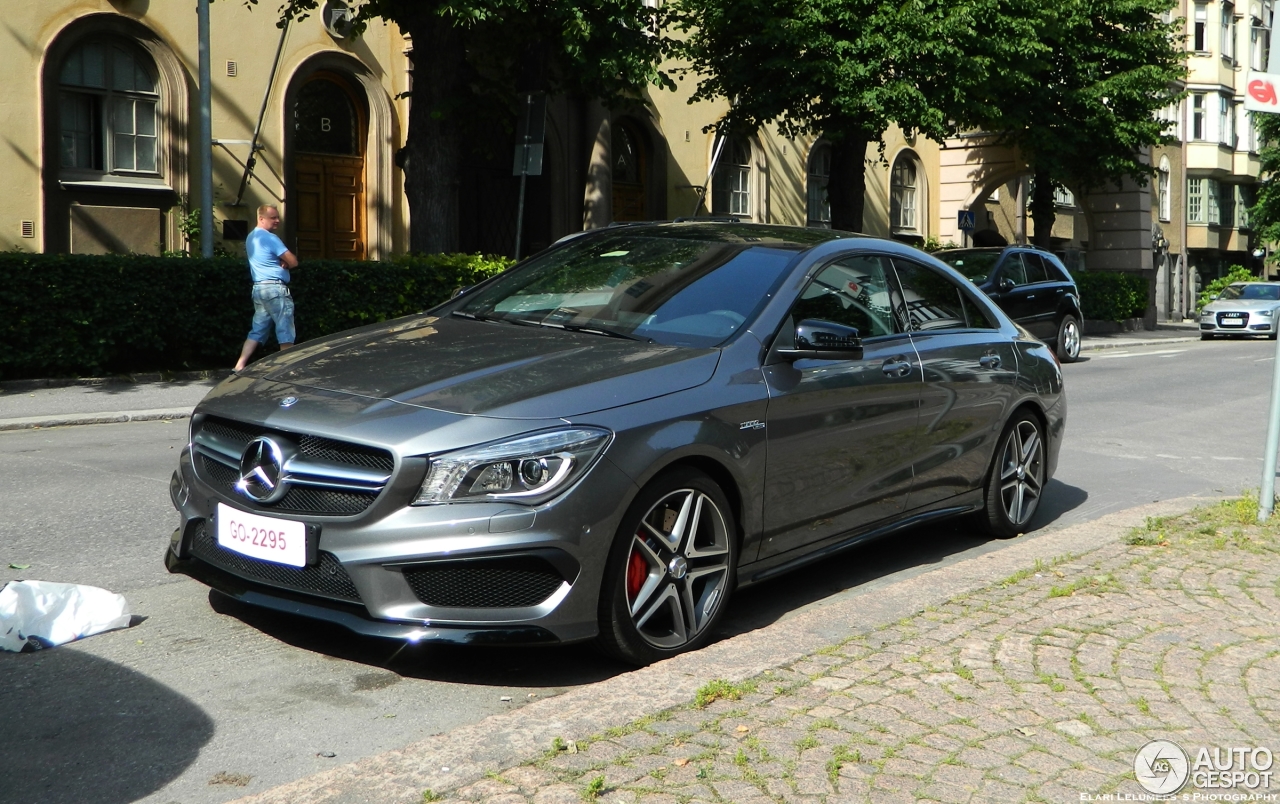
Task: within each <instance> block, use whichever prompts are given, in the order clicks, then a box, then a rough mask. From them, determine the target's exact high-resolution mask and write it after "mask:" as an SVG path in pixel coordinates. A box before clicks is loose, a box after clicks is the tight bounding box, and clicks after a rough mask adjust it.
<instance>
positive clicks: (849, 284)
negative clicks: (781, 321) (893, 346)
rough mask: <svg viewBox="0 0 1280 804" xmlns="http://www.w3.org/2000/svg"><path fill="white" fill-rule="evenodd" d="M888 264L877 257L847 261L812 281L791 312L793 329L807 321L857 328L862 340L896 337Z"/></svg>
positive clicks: (819, 274) (870, 255) (826, 269)
mask: <svg viewBox="0 0 1280 804" xmlns="http://www.w3.org/2000/svg"><path fill="white" fill-rule="evenodd" d="M889 270H890V269H889V265H888V260H887V259H886V258H884V257H880V256H877V255H874V254H862V255H857V256H850V257H845V258H843V259H840V260H837V261H836V262H833V263H831V264H830V265H828V266H827V267H825V268H823V269H822V270H821V271H819V272H818V274H817V276H815V277H814V278H813V279H811V280H810V281H809V286H808V287H806V288H805V289H804V292H803V293H801V294H800V298H799V299H797V300H796V303H795V305H794V306H792V308H791V314H790V315H791V326H794V325H795V324H796V323H798V322H800V321H803V320H804V319H806V318H814V319H818V320H821V321H832V322H834V323H837V324H844V325H845V326H848V327H854V328H856V329H857V330H858V333H859V334H860V335H862V337H864V338H866V337H873V336H876V335H891V334H893V332H894V331H895V330H894V325H893V317H892V314H891V312H890V309H891V306H890V300H889V288H890V285H889Z"/></svg>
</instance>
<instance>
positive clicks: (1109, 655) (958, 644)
mask: <svg viewBox="0 0 1280 804" xmlns="http://www.w3.org/2000/svg"><path fill="white" fill-rule="evenodd" d="M1187 527H1188V528H1195V527H1199V528H1200V529H1199V530H1198V531H1190V532H1191V533H1192V538H1191V539H1190V541H1189V542H1188V543H1184V542H1182V541H1177V542H1175V544H1174V545H1173V546H1169V545H1168V544H1165V545H1163V546H1161V545H1158V544H1157V545H1146V546H1142V545H1128V544H1120V543H1113V544H1111V545H1109V546H1105V547H1102V548H1100V549H1096V550H1094V551H1092V552H1089V553H1087V554H1085V555H1083V556H1079V557H1075V558H1067V559H1065V560H1058V561H1055V562H1044V563H1041V562H1037V564H1036V566H1035V568H1034V569H1029V570H1027V571H1024V572H1019V573H1017V574H1015V575H1013V576H1012V577H1010V578H1008V579H1006V580H1005V581H1003V582H1001V583H997V584H994V585H992V586H989V587H987V588H985V589H981V590H979V591H977V592H975V593H971V594H968V595H965V596H962V597H959V598H956V599H953V600H951V601H949V602H947V603H945V604H943V605H941V606H937V607H933V608H930V609H928V610H926V611H924V612H923V613H921V614H919V615H917V616H914V617H910V618H907V619H904V620H902V621H899V622H898V623H896V624H893V625H890V626H887V627H884V628H881V629H878V630H875V631H872V632H870V633H867V634H862V635H860V636H857V637H854V638H852V639H849V640H848V641H846V642H844V643H842V644H839V645H835V646H831V647H829V648H826V649H822V650H819V651H817V652H816V653H813V654H811V655H808V656H807V657H805V658H803V659H801V660H800V661H797V662H794V663H792V664H790V665H789V666H786V667H782V668H776V669H773V670H769V671H765V672H764V673H763V674H759V675H756V676H755V677H754V678H751V679H749V680H748V681H746V682H739V683H737V684H730V683H728V682H722V683H712V684H709V685H707V686H704V687H703V688H702V690H701V691H700V696H701V698H702V699H703V703H704V705H703V706H701V707H699V706H698V705H696V704H694V705H686V706H679V707H675V708H671V709H666V710H664V711H662V712H660V713H658V714H657V715H655V716H652V717H647V718H644V719H642V720H639V721H636V722H634V723H632V724H630V725H628V726H625V727H622V728H615V729H612V730H610V731H608V732H606V733H603V734H599V735H596V736H595V737H593V738H591V739H589V740H581V741H578V742H570V741H569V740H568V739H567V738H566V739H564V740H561V739H557V740H555V741H554V742H553V744H552V745H549V746H547V750H546V753H545V754H544V755H543V756H541V757H540V758H538V759H536V760H533V761H530V762H528V763H526V764H523V765H519V766H516V767H509V768H505V769H495V770H492V771H490V772H489V773H488V774H487V776H486V777H485V778H482V779H480V780H479V781H476V782H473V783H471V784H469V785H467V786H465V787H462V788H459V789H455V790H452V791H447V792H432V791H427V792H426V793H425V794H424V800H427V801H437V800H438V801H450V802H454V801H474V802H486V803H487V804H516V803H517V802H534V804H553V803H558V802H564V803H565V804H568V802H582V801H593V800H594V801H599V802H609V803H610V804H612V803H613V802H645V804H668V803H670V804H677V803H678V802H735V804H756V803H757V802H760V803H761V804H763V802H827V804H835V802H852V801H873V802H881V801H885V802H888V801H938V802H968V801H1046V802H1066V801H1080V800H1082V798H1086V797H1105V796H1106V795H1107V794H1111V795H1112V797H1113V798H1121V799H1123V798H1124V797H1125V796H1126V795H1127V796H1129V797H1130V798H1129V799H1128V800H1134V799H1136V798H1138V797H1140V796H1142V795H1144V794H1145V792H1146V791H1144V789H1143V788H1142V787H1141V786H1139V783H1138V781H1137V779H1136V777H1135V770H1134V760H1135V756H1136V754H1137V752H1138V750H1139V749H1140V748H1141V747H1142V746H1144V745H1145V744H1146V743H1148V742H1149V741H1150V740H1153V739H1167V740H1171V741H1173V742H1174V743H1176V744H1178V745H1179V746H1181V747H1182V749H1183V750H1184V751H1185V752H1186V754H1187V756H1188V759H1189V761H1190V763H1191V765H1192V766H1196V763H1197V758H1198V752H1199V750H1200V748H1202V747H1205V748H1207V749H1208V751H1210V752H1211V755H1213V754H1212V752H1215V751H1216V750H1217V748H1218V747H1221V748H1222V750H1224V751H1225V750H1226V749H1227V748H1229V747H1246V748H1250V749H1252V748H1257V747H1262V748H1266V749H1269V750H1270V751H1273V752H1277V753H1278V754H1280V730H1278V727H1277V724H1278V723H1280V562H1277V561H1276V558H1277V551H1276V547H1275V543H1274V541H1270V540H1269V539H1268V538H1267V537H1265V536H1261V537H1259V536H1257V535H1256V534H1255V535H1254V536H1252V537H1251V536H1249V535H1248V534H1244V535H1241V533H1240V530H1239V528H1236V529H1232V528H1230V527H1227V528H1225V529H1224V528H1223V527H1220V526H1218V525H1215V524H1213V523H1210V524H1208V525H1205V524H1204V520H1203V519H1201V520H1199V521H1196V520H1194V519H1191V520H1187ZM1246 530H1249V531H1256V528H1246ZM1162 538H1163V536H1160V535H1159V534H1156V535H1154V536H1152V535H1150V534H1148V539H1147V540H1148V541H1155V542H1158V541H1160V540H1161V539H1162ZM1258 540H1260V541H1258ZM635 694H636V695H639V696H643V695H645V691H644V690H643V689H637V690H635ZM707 701H710V702H709V703H708V702H707ZM1217 756H1219V758H1220V757H1221V755H1220V754H1219V755H1217ZM1247 756H1248V755H1246V757H1247ZM1256 756H1257V757H1258V764H1259V765H1262V764H1269V762H1270V756H1269V755H1266V754H1258V755H1256ZM1243 764H1244V765H1247V764H1248V760H1247V758H1246V759H1244V760H1243ZM1235 767H1236V768H1240V767H1241V765H1236V766H1235ZM1219 768H1221V766H1219ZM1196 769H1197V770H1198V771H1199V770H1203V764H1202V763H1201V764H1200V766H1198V767H1197V768H1196ZM1246 769H1247V768H1246ZM1275 770H1276V771H1277V774H1276V775H1277V776H1278V777H1280V764H1278V765H1277V767H1276V768H1275ZM1195 778H1202V777H1195V776H1193V779H1195ZM1250 791H1251V790H1250V789H1249V788H1244V787H1241V788H1238V789H1237V790H1236V791H1234V792H1235V793H1236V794H1239V793H1241V792H1244V793H1248V792H1250ZM1232 792H1233V791H1229V790H1220V789H1219V790H1209V789H1203V790H1202V789H1199V788H1197V787H1195V782H1194V781H1191V782H1188V784H1187V785H1186V787H1185V788H1183V789H1182V791H1181V793H1180V794H1179V799H1182V797H1183V796H1184V795H1185V796H1186V797H1188V798H1187V800H1205V798H1206V797H1208V796H1209V795H1211V794H1214V793H1216V794H1219V795H1221V794H1222V793H1227V794H1231V793H1232ZM1252 792H1259V793H1263V794H1268V793H1280V779H1277V780H1275V781H1273V782H1272V783H1271V785H1270V787H1269V788H1267V787H1261V788H1254V789H1252ZM1196 795H1199V796H1202V798H1200V799H1196V798H1195V796H1196ZM1093 800H1097V799H1096V798H1095V799H1093ZM1272 800H1276V799H1272Z"/></svg>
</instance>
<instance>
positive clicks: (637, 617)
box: [601, 472, 736, 664]
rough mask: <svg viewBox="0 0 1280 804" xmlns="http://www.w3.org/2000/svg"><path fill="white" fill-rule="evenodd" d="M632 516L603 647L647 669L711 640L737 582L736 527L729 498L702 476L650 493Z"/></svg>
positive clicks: (618, 556) (611, 585)
mask: <svg viewBox="0 0 1280 804" xmlns="http://www.w3.org/2000/svg"><path fill="white" fill-rule="evenodd" d="M641 510H642V511H643V514H642V515H640V516H638V517H637V516H634V513H636V512H639V511H641ZM630 513H631V514H632V515H629V516H627V517H626V518H625V519H624V521H623V526H622V529H621V530H620V531H619V534H618V538H617V540H616V542H615V544H614V552H613V554H612V555H611V556H610V560H609V568H608V570H607V572H608V576H607V577H606V579H605V588H604V590H603V594H602V599H601V615H602V616H601V646H602V647H603V648H604V649H605V650H606V651H608V652H609V653H612V654H614V655H615V656H618V657H619V658H621V659H624V660H626V661H629V662H632V663H636V664H648V663H650V662H653V661H657V660H659V659H662V658H665V657H667V656H672V655H675V654H676V653H680V652H683V651H686V650H691V649H693V648H696V647H700V646H701V645H702V644H703V643H705V642H706V640H707V639H708V638H709V637H710V629H711V627H712V625H713V624H714V623H715V622H717V621H718V620H719V615H720V613H721V612H722V611H723V610H724V604H725V601H726V599H727V597H728V594H729V589H730V584H731V583H732V579H733V566H734V557H735V552H736V550H735V540H734V525H733V517H732V512H731V511H730V510H729V506H728V503H727V501H726V500H725V498H724V494H723V492H721V491H720V489H719V487H718V486H716V484H715V483H714V482H712V481H711V479H710V478H707V477H706V476H705V475H702V474H701V473H696V472H681V473H679V474H678V475H675V476H671V477H668V478H666V479H664V481H661V482H659V483H658V484H656V485H655V486H654V487H651V488H649V489H646V490H645V492H642V493H641V495H640V497H638V498H637V500H636V504H634V505H633V506H632V512H630Z"/></svg>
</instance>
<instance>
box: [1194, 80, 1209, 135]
mask: <svg viewBox="0 0 1280 804" xmlns="http://www.w3.org/2000/svg"><path fill="white" fill-rule="evenodd" d="M1204 101H1205V93H1203V92H1193V93H1191V139H1193V140H1204V139H1205V134H1206V133H1207V132H1206V131H1205V103H1204Z"/></svg>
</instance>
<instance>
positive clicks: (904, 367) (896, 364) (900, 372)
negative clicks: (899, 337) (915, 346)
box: [880, 357, 911, 377]
mask: <svg viewBox="0 0 1280 804" xmlns="http://www.w3.org/2000/svg"><path fill="white" fill-rule="evenodd" d="M880 370H881V371H883V372H884V373H885V376H888V377H905V376H907V375H908V374H910V373H911V361H910V360H907V359H905V358H902V357H891V358H889V359H888V360H886V361H884V365H883V366H881V367H880Z"/></svg>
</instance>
